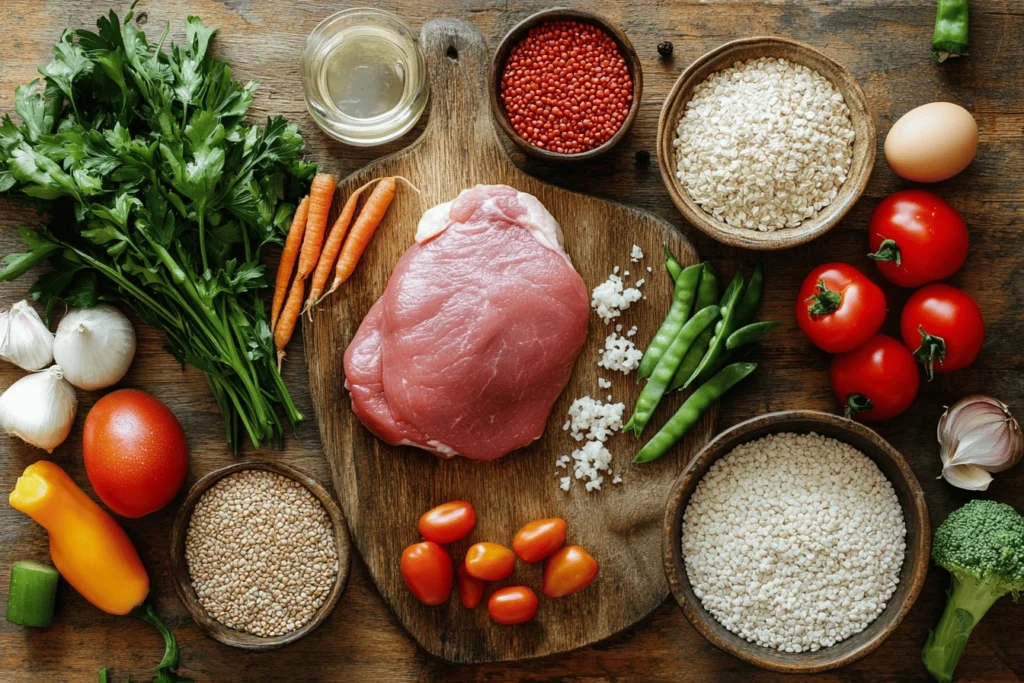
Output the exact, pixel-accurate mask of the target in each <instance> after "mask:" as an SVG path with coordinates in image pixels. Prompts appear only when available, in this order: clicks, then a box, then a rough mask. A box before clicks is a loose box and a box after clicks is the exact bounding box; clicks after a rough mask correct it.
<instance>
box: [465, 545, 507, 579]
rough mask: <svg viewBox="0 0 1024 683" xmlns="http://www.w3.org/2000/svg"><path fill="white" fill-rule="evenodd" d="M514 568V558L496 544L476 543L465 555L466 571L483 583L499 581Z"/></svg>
mask: <svg viewBox="0 0 1024 683" xmlns="http://www.w3.org/2000/svg"><path fill="white" fill-rule="evenodd" d="M515 568H516V556H515V554H513V553H512V551H511V550H509V549H508V548H506V547H505V546H503V545H498V544H497V543H477V544H476V545H474V546H473V547H471V548H470V549H469V552H467V553H466V571H467V572H469V575H470V576H472V577H474V578H477V579H482V580H484V581H501V580H502V579H504V578H507V577H508V575H509V574H511V573H512V570H513V569H515Z"/></svg>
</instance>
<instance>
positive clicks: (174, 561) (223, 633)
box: [170, 460, 352, 651]
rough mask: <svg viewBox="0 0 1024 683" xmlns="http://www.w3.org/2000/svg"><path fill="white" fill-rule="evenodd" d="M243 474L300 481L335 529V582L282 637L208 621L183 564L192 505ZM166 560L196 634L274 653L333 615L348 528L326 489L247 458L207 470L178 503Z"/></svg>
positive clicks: (345, 568)
mask: <svg viewBox="0 0 1024 683" xmlns="http://www.w3.org/2000/svg"><path fill="white" fill-rule="evenodd" d="M243 470H266V471H268V472H274V473H276V474H281V475H284V476H286V477H289V478H290V479H294V480H295V481H297V482H299V483H300V484H302V485H303V486H304V487H306V488H307V489H309V491H310V493H312V494H313V495H314V496H316V499H317V500H318V501H320V504H321V505H323V506H324V510H326V511H327V516H328V517H330V519H331V525H332V526H333V528H334V539H335V543H336V546H337V552H338V574H337V576H336V577H335V579H334V585H333V586H331V592H330V593H329V594H328V595H327V599H326V600H325V601H324V604H322V605H321V606H320V609H318V610H317V612H316V614H314V615H313V618H312V619H310V620H309V621H308V622H306V624H305V625H304V626H302V627H300V628H298V629H296V630H294V631H292V632H291V633H286V634H284V635H281V636H273V637H269V638H264V637H261V636H256V635H253V634H251V633H243V632H241V631H236V630H235V629H233V628H229V627H227V626H225V625H224V624H222V623H220V622H219V621H217V620H216V619H214V618H213V617H211V616H210V615H209V613H207V611H206V610H205V609H204V608H203V606H202V604H201V603H200V602H199V596H197V595H196V592H195V590H194V589H193V588H192V579H191V577H190V576H189V572H188V562H187V561H186V560H185V537H186V534H187V533H188V524H189V520H190V519H191V518H192V511H193V510H194V509H195V507H196V503H198V502H199V499H200V498H202V496H203V494H204V493H206V491H207V490H209V489H210V487H211V486H213V485H214V484H216V483H217V482H218V481H220V480H221V479H223V478H224V477H226V476H228V475H230V474H236V473H238V472H241V471H243ZM170 557H171V576H172V577H173V579H174V592H175V593H177V594H178V599H180V600H181V602H182V604H184V605H185V609H186V610H188V613H189V614H190V615H191V616H192V619H193V620H194V621H195V622H196V625H197V626H198V627H199V630H200V631H202V632H203V633H204V634H205V635H207V636H209V637H210V638H213V639H214V640H217V641H220V642H222V643H224V644H225V645H230V646H232V647H237V648H240V649H242V650H254V651H263V650H274V649H277V648H279V647H282V646H284V645H288V644H289V643H294V642H295V641H296V640H299V639H300V638H302V637H303V636H305V635H308V634H309V633H312V632H313V631H314V630H316V628H317V627H318V626H320V624H322V623H323V622H324V621H325V620H326V619H327V617H328V616H330V614H331V612H332V611H334V607H335V606H336V605H337V604H338V599H339V598H340V597H341V594H342V592H343V591H344V590H345V582H346V581H347V580H348V573H349V564H350V561H351V557H352V552H351V548H350V545H349V538H348V526H347V525H346V523H345V518H344V516H343V515H342V513H341V510H340V509H339V508H338V504H337V503H335V502H334V498H333V497H332V496H331V494H330V493H328V491H327V489H325V488H324V487H323V486H321V485H320V482H318V481H317V480H316V479H313V478H312V477H310V476H309V475H307V474H305V473H303V472H300V471H299V470H297V469H295V468H294V467H289V466H288V465H283V464H281V463H277V462H272V461H269V460H248V461H245V462H238V463H235V464H233V465H228V466H227V467H222V468H221V469H219V470H215V471H213V472H210V473H209V474H207V475H206V476H205V477H203V478H202V479H200V480H199V481H197V482H196V483H195V485H193V486H192V488H191V489H190V490H189V492H188V496H186V497H185V502H184V503H182V505H181V508H179V509H178V514H177V516H176V517H175V518H174V526H173V527H172V528H171V553H170Z"/></svg>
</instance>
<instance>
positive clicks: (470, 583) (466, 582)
mask: <svg viewBox="0 0 1024 683" xmlns="http://www.w3.org/2000/svg"><path fill="white" fill-rule="evenodd" d="M483 599H484V582H483V581H481V580H480V579H478V578H476V577H473V576H470V575H469V572H467V571H466V565H465V564H460V565H459V600H461V601H462V606H463V607H465V608H466V609H473V608H474V607H476V606H477V605H479V604H480V601H481V600H483Z"/></svg>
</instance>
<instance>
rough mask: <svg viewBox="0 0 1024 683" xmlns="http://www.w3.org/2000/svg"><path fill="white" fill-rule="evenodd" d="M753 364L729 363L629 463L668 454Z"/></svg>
mask: <svg viewBox="0 0 1024 683" xmlns="http://www.w3.org/2000/svg"><path fill="white" fill-rule="evenodd" d="M756 368H757V363H733V364H732V365H727V366H726V367H724V368H722V370H721V371H720V372H719V373H718V374H716V375H715V376H714V377H712V378H711V379H710V380H708V381H707V382H706V383H704V384H703V385H702V386H701V387H700V388H699V389H697V391H695V392H693V393H692V394H690V397H689V398H687V399H686V401H685V402H683V405H681V406H679V410H677V411H676V414H675V415H673V416H672V417H671V418H669V421H668V422H666V423H665V426H664V427H662V428H661V431H659V432H658V433H657V434H655V435H654V437H653V438H652V439H651V440H650V441H648V442H647V444H646V445H645V446H644V447H643V448H641V449H640V452H639V453H637V454H636V458H634V459H633V462H650V461H651V460H657V459H658V458H660V457H661V456H663V455H665V453H667V452H668V449H670V448H672V446H674V445H676V444H677V443H679V440H680V439H682V438H683V437H684V436H686V432H688V431H689V430H690V428H691V427H693V425H695V424H697V421H698V420H699V419H700V418H701V415H703V414H704V413H706V412H707V411H708V408H710V407H711V406H712V405H714V403H715V401H717V400H718V399H720V398H722V396H724V395H725V393H726V392H727V391H729V390H730V389H732V388H733V387H734V386H736V385H737V384H738V383H739V382H740V380H742V379H743V378H744V377H746V376H747V375H749V374H750V373H752V372H753V371H754V370H755V369H756Z"/></svg>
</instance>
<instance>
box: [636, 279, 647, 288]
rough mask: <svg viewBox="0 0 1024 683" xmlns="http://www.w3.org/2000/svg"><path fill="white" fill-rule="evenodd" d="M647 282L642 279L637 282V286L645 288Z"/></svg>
mask: <svg viewBox="0 0 1024 683" xmlns="http://www.w3.org/2000/svg"><path fill="white" fill-rule="evenodd" d="M645 282H647V280H645V279H644V278H640V279H639V280H637V281H636V286H637V287H643V286H644V283H645Z"/></svg>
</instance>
